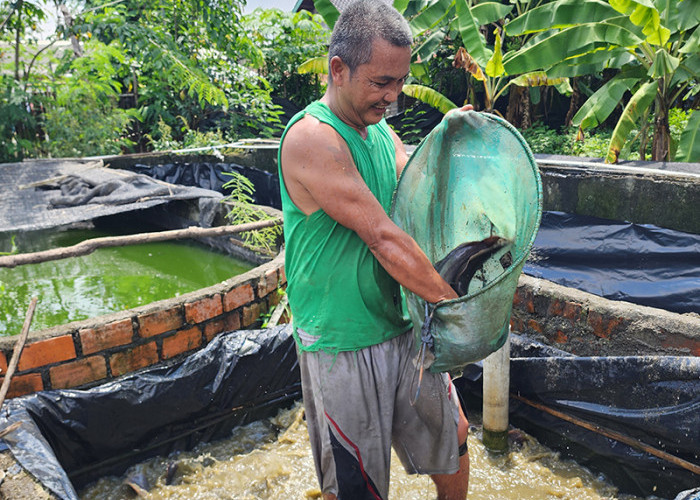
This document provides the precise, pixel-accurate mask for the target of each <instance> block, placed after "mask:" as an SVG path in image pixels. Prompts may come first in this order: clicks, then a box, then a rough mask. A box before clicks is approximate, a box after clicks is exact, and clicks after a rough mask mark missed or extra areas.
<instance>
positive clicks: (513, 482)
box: [80, 403, 655, 500]
mask: <svg viewBox="0 0 700 500" xmlns="http://www.w3.org/2000/svg"><path fill="white" fill-rule="evenodd" d="M303 415H304V411H303V407H302V406H301V404H300V403H297V404H296V405H295V406H293V407H292V408H291V409H288V410H282V411H280V412H279V413H278V414H277V415H276V416H275V417H272V418H270V419H267V420H260V421H258V422H254V423H252V424H249V425H247V426H243V427H240V428H237V429H234V431H233V432H232V434H231V437H230V438H228V439H224V440H221V441H218V442H215V443H203V444H201V445H199V446H198V447H197V448H196V449H194V450H192V451H191V452H178V453H174V454H171V455H170V456H168V457H158V458H154V459H151V460H149V461H146V462H143V463H140V464H137V465H134V466H132V467H131V468H130V469H129V470H128V471H127V472H126V473H125V474H124V475H123V476H121V477H105V478H102V479H100V480H99V481H98V482H96V483H93V484H92V485H90V486H88V487H87V488H85V489H84V490H83V491H81V492H80V498H81V500H121V499H126V498H135V497H137V493H136V492H135V490H137V489H140V488H142V489H141V490H140V496H141V497H142V498H146V499H151V500H155V499H182V500H221V499H231V500H234V499H235V500H257V499H269V500H290V499H301V500H304V499H314V498H320V496H321V492H320V490H319V489H318V484H317V481H316V473H315V469H314V464H313V459H312V457H311V449H310V447H309V440H308V434H307V431H306V423H305V421H304V419H303ZM479 433H480V431H479V428H478V427H472V428H471V429H470V433H469V450H470V458H471V472H470V482H469V497H468V498H469V500H516V499H517V500H530V499H531V500H548V499H565V500H566V499H571V500H602V499H621V500H622V499H623V500H641V499H640V497H635V496H631V495H623V494H619V492H618V490H617V488H615V487H614V486H613V485H611V484H610V483H607V482H605V480H604V478H602V477H599V476H596V475H594V474H593V473H591V472H590V471H588V470H587V469H585V468H583V467H581V466H580V465H578V464H577V463H576V462H574V461H571V460H564V459H561V458H560V457H559V455H558V454H557V453H555V452H553V451H552V450H550V449H548V448H546V447H544V446H543V445H541V444H540V443H538V442H537V441H536V440H535V439H534V438H532V437H531V436H528V435H527V434H524V433H523V434H522V437H521V439H519V441H522V442H521V443H520V444H519V445H517V446H516V445H514V446H513V449H512V451H511V452H510V453H508V454H506V455H501V456H493V455H491V454H489V453H488V452H487V451H486V450H485V449H484V446H483V444H482V443H481V440H480V438H479ZM168 482H169V483H170V484H166V483H168ZM129 483H132V484H134V486H133V487H132V486H129ZM389 495H390V498H392V499H399V500H418V499H420V500H423V499H431V500H432V499H435V498H436V493H435V487H434V486H433V484H432V482H431V480H430V479H429V478H428V477H427V476H418V475H408V474H406V473H405V472H404V470H403V468H402V467H401V464H400V462H399V460H398V458H397V457H396V455H394V454H393V453H392V466H391V489H390V492H389ZM654 498H655V497H653V496H650V497H647V499H646V500H653V499H654Z"/></svg>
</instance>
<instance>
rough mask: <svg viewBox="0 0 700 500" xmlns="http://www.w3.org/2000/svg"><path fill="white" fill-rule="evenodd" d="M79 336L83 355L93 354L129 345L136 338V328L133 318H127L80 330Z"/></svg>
mask: <svg viewBox="0 0 700 500" xmlns="http://www.w3.org/2000/svg"><path fill="white" fill-rule="evenodd" d="M79 335H80V343H81V345H82V346H83V354H92V353H95V352H99V351H104V350H105V349H109V348H111V347H117V346H120V345H125V344H129V343H130V342H131V341H132V339H133V337H134V326H133V325H132V324H131V318H127V319H123V320H121V321H114V322H112V323H108V324H106V325H102V326H100V327H98V328H85V329H83V330H80V332H79Z"/></svg>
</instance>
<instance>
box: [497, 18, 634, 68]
mask: <svg viewBox="0 0 700 500" xmlns="http://www.w3.org/2000/svg"><path fill="white" fill-rule="evenodd" d="M595 42H603V43H606V44H610V45H614V46H623V47H629V46H636V45H639V44H640V43H642V40H641V39H639V38H638V37H637V36H636V35H635V34H634V33H633V32H631V31H630V30H627V29H625V28H622V27H620V26H616V25H613V24H608V23H592V24H583V25H580V26H574V27H572V28H566V29H564V30H562V31H560V32H558V33H556V34H554V35H552V36H550V37H548V38H546V39H545V40H542V41H541V42H539V43H537V44H535V45H532V46H529V47H526V48H524V49H521V50H519V51H518V52H516V53H515V54H514V55H513V56H512V57H511V58H509V59H508V60H507V61H504V63H503V65H504V66H505V69H506V73H508V74H509V75H517V74H521V73H528V72H530V71H535V70H539V69H544V68H549V67H550V66H553V65H555V64H558V63H560V62H562V61H564V60H565V59H567V58H569V57H574V56H577V55H580V54H582V49H583V48H586V47H588V50H590V47H591V44H592V43H595Z"/></svg>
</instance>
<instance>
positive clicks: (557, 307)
mask: <svg viewBox="0 0 700 500" xmlns="http://www.w3.org/2000/svg"><path fill="white" fill-rule="evenodd" d="M563 314H564V304H563V303H562V301H561V300H558V299H552V301H551V302H550V303H549V307H548V308H547V316H562V315H563Z"/></svg>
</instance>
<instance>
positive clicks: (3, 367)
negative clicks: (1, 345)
mask: <svg viewBox="0 0 700 500" xmlns="http://www.w3.org/2000/svg"><path fill="white" fill-rule="evenodd" d="M6 371H7V358H6V357H5V353H4V352H0V375H2V374H3V373H5V372H6Z"/></svg>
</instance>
